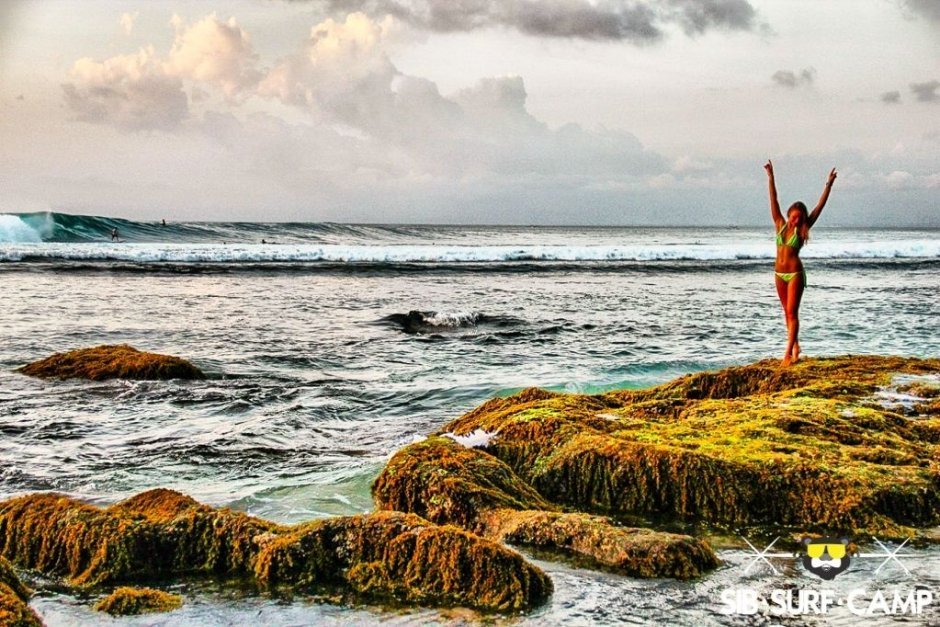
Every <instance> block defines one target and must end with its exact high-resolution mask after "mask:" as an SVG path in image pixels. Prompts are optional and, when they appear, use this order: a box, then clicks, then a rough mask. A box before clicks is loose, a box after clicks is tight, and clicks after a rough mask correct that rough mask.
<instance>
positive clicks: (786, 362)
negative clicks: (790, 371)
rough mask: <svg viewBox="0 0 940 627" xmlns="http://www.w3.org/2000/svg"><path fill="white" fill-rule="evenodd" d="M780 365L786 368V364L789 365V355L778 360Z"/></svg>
mask: <svg viewBox="0 0 940 627" xmlns="http://www.w3.org/2000/svg"><path fill="white" fill-rule="evenodd" d="M780 365H781V366H783V367H784V368H786V367H787V366H789V365H790V356H789V355H787V356H785V357H784V358H783V361H781V362H780Z"/></svg>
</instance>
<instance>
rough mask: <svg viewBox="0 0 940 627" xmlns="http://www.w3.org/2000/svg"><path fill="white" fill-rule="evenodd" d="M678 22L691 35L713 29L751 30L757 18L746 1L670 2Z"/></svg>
mask: <svg viewBox="0 0 940 627" xmlns="http://www.w3.org/2000/svg"><path fill="white" fill-rule="evenodd" d="M668 4H669V5H670V6H672V7H673V8H674V9H675V10H676V11H678V13H677V16H676V17H677V21H678V22H679V23H680V24H681V25H682V27H683V28H684V29H685V31H686V32H687V33H689V34H692V33H704V32H705V31H706V30H708V29H709V28H712V27H719V28H730V29H735V30H751V29H752V28H754V23H755V18H756V17H757V13H756V11H754V7H752V6H751V5H750V3H748V2H747V1H746V0H670V2H669V3H668Z"/></svg>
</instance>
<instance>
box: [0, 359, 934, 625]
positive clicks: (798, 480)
mask: <svg viewBox="0 0 940 627" xmlns="http://www.w3.org/2000/svg"><path fill="white" fill-rule="evenodd" d="M108 348H110V349H112V350H103V349H108ZM127 349H129V350H130V351H133V352H128V350H127ZM87 350H89V351H97V352H96V353H95V354H96V355H98V356H99V357H101V358H102V360H103V363H105V364H110V363H115V359H116V357H122V358H124V357H130V358H131V359H132V360H134V359H137V358H138V357H137V356H139V355H152V354H148V353H140V352H139V351H136V350H135V349H132V348H131V347H127V346H118V347H98V348H96V349H87ZM135 354H136V355H137V356H135ZM92 356H94V355H92V354H90V353H85V354H83V355H81V359H79V360H78V361H80V362H81V363H82V364H83V368H84V370H83V372H85V373H86V374H87V375H88V376H87V378H95V377H98V376H100V373H102V372H112V373H113V372H116V371H117V372H126V370H120V368H118V369H117V370H115V369H114V368H110V369H109V368H108V367H102V366H101V365H100V364H99V365H95V364H94V362H93V360H90V361H89V359H90V357H92ZM54 357H56V358H57V360H58V362H59V363H66V364H74V363H75V359H71V358H70V359H71V361H70V359H63V357H62V356H61V355H60V356H54ZM158 357H161V358H167V356H158ZM50 359H51V358H50ZM170 359H176V358H170ZM44 361H47V362H48V360H44ZM180 361H182V360H180ZM39 363H41V362H39ZM185 363H187V364H188V362H185ZM47 365H48V364H47ZM189 365H190V366H192V365H191V364H189ZM192 368H194V369H195V371H196V372H200V374H201V371H198V369H196V368H195V366H192ZM23 371H24V372H25V373H26V374H34V373H31V372H26V369H25V368H24V369H23ZM53 371H54V369H53ZM58 372H59V374H52V375H49V376H63V375H62V372H69V373H75V372H79V370H78V369H76V368H75V367H73V365H69V366H68V367H67V368H66V370H65V371H63V370H59V371H58ZM144 372H145V374H146V373H151V374H152V373H157V374H166V373H168V372H171V371H170V370H166V369H161V368H156V369H150V370H147V369H146V368H144ZM77 376H82V375H81V374H79V375H77ZM171 378H175V377H171ZM179 378H185V377H183V376H181V377H179ZM190 378H199V377H190ZM95 380H98V379H95ZM372 495H373V498H374V501H375V506H376V511H375V512H374V513H371V514H362V515H358V516H340V517H334V518H328V519H321V520H315V521H311V522H308V523H302V524H299V525H293V526H287V525H280V524H277V523H273V522H270V521H266V520H262V519H259V518H254V517H251V516H248V515H246V514H243V513H240V512H234V511H231V510H228V509H215V508H211V507H208V506H206V505H202V504H200V503H198V502H196V501H194V500H193V499H191V498H189V497H187V496H185V495H182V494H179V493H177V492H174V491H171V490H163V489H157V490H150V491H147V492H144V493H141V494H138V495H137V496H134V497H132V498H130V499H127V500H125V501H122V502H120V503H117V504H115V505H112V506H110V507H107V508H98V507H93V506H90V505H87V504H83V503H80V502H78V501H76V500H74V499H70V498H68V497H66V496H63V495H58V494H34V495H28V496H23V497H18V498H14V499H9V500H7V501H4V502H2V503H0V556H2V558H6V559H8V560H9V561H10V562H11V563H12V564H13V565H14V566H16V567H17V568H21V569H33V570H36V571H39V572H41V573H43V574H45V575H47V576H53V577H57V578H60V579H62V580H63V581H64V582H65V583H66V584H68V585H70V586H75V587H77V588H83V589H86V590H95V591H97V590H111V589H113V588H114V587H115V586H119V585H124V584H132V585H140V584H144V583H147V582H155V581H167V580H169V579H173V578H174V577H184V576H185V577H191V576H205V577H217V578H226V579H232V578H237V579H243V580H247V581H250V582H252V583H253V584H255V585H256V586H257V588H258V589H259V590H261V591H267V592H270V593H275V594H277V593H280V592H284V591H287V592H295V591H296V592H300V593H307V592H309V593H316V592H319V591H321V590H324V589H327V590H330V591H332V592H334V593H337V594H338V596H337V597H336V598H340V599H342V600H343V601H348V602H357V601H359V600H368V601H375V602H382V603H396V604H409V605H427V606H465V607H471V608H475V609H478V610H483V611H495V612H503V613H506V612H521V611H527V610H529V609H531V608H534V607H536V606H538V605H540V604H542V603H544V602H545V601H546V600H547V599H548V598H549V596H550V595H551V593H552V589H553V588H552V582H551V579H550V578H549V577H548V576H547V575H546V574H545V573H544V572H543V571H542V570H541V569H539V568H538V567H536V566H534V565H532V564H531V563H529V562H528V561H527V560H526V559H525V558H524V557H523V556H522V555H521V554H519V553H518V552H517V551H515V550H513V549H512V548H510V547H507V546H505V545H507V544H508V545H511V546H518V547H532V548H537V549H540V550H543V551H544V550H547V552H548V553H547V554H548V555H550V556H551V555H557V556H559V558H561V557H565V556H576V557H579V558H585V560H584V562H585V563H586V564H589V565H594V566H596V567H598V568H604V569H613V570H614V571H616V572H619V573H622V574H624V575H627V576H632V577H671V578H676V579H683V580H684V579H692V578H696V577H700V576H702V575H704V574H706V573H707V572H708V571H709V570H711V569H714V568H716V567H717V566H718V565H719V563H720V562H719V559H718V557H717V556H716V554H715V552H714V550H713V549H712V547H711V545H710V544H709V542H708V540H707V538H705V537H702V536H701V534H698V533H676V528H677V526H682V525H685V526H687V527H692V526H695V525H705V526H708V527H710V528H715V529H721V530H725V531H729V532H737V531H740V530H741V529H744V528H754V527H757V528H761V529H764V530H771V531H773V532H775V533H779V534H790V535H795V534H800V533H810V534H813V533H817V534H830V533H839V534H845V535H848V536H851V537H852V538H853V539H855V541H856V542H863V541H865V540H867V539H869V538H871V537H872V536H876V537H878V538H880V539H882V540H884V539H901V538H908V537H912V536H913V537H914V538H915V541H919V542H934V541H937V534H936V533H932V532H935V531H936V527H937V526H938V525H940V360H937V359H913V358H900V357H877V356H844V357H834V358H821V359H805V360H803V361H801V362H799V363H798V364H795V365H793V366H791V367H790V368H787V369H781V368H780V367H779V366H778V364H777V362H776V361H770V360H767V361H762V362H758V363H755V364H751V365H747V366H740V367H733V368H727V369H725V370H721V371H717V372H707V373H698V374H693V375H688V376H685V377H681V378H679V379H676V380H674V381H671V382H669V383H666V384H664V385H660V386H657V387H653V388H649V389H644V390H618V391H613V392H608V393H606V394H597V395H582V394H563V393H555V392H550V391H547V390H542V389H538V388H529V389H526V390H523V391H521V392H520V393H518V394H514V395H512V396H509V397H506V398H494V399H491V400H489V401H487V402H486V403H484V404H482V405H481V406H479V407H477V408H476V409H474V410H473V411H470V412H468V413H467V414H465V415H463V416H461V417H459V418H457V419H455V420H453V421H451V422H450V423H448V424H447V425H445V426H444V427H442V428H441V429H440V430H438V431H437V432H435V433H433V434H431V435H429V436H428V437H427V438H426V439H424V440H422V441H419V442H415V443H413V444H410V445H408V446H406V447H404V448H402V449H401V450H399V451H397V452H396V453H395V455H393V456H392V458H391V459H390V460H389V462H388V463H387V464H386V466H385V468H384V469H383V470H382V471H381V473H380V474H379V476H378V477H377V478H376V480H375V481H374V483H373V485H372ZM638 521H645V522H643V525H644V526H637V524H636V523H637V522H638ZM649 521H656V522H655V523H654V522H649ZM2 558H0V618H2V617H3V614H2V612H25V614H23V616H24V617H25V618H23V620H31V619H29V616H30V615H32V617H33V619H35V615H33V614H32V613H31V611H30V610H29V608H28V606H26V605H25V601H26V599H28V594H29V592H28V590H26V589H25V587H23V586H22V584H20V583H19V580H18V579H16V574H15V573H14V572H13V571H12V569H10V568H9V566H8V565H6V564H5V562H3V560H2ZM131 596H134V595H133V594H131ZM138 596H140V595H138ZM156 605H158V606H159V604H156ZM21 606H22V607H21ZM171 606H172V604H168V605H166V607H164V609H171ZM17 608H19V609H17ZM158 609H159V608H158ZM35 620H36V621H38V619H35ZM0 623H2V621H0ZM21 624H38V623H37V622H34V623H21Z"/></svg>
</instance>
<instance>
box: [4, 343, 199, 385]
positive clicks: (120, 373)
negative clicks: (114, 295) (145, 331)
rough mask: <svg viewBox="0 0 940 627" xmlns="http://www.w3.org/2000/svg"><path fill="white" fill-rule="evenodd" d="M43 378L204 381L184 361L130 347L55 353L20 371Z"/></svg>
mask: <svg viewBox="0 0 940 627" xmlns="http://www.w3.org/2000/svg"><path fill="white" fill-rule="evenodd" d="M18 372H22V373H23V374H26V375H29V376H32V377H40V378H44V379H50V378H54V379H90V380H92V381H103V380H105V379H159V380H164V379H205V378H206V375H205V374H203V372H202V371H201V370H200V369H199V368H197V367H196V366H194V365H193V364H191V363H189V362H188V361H186V360H185V359H181V358H179V357H173V356H171V355H160V354H158V353H145V352H143V351H139V350H137V349H136V348H134V347H132V346H128V345H127V344H117V345H102V346H95V347H94V348H81V349H78V350H73V351H68V352H66V353H56V354H55V355H52V356H50V357H46V358H45V359H41V360H39V361H34V362H32V363H30V364H27V365H25V366H23V367H21V368H19V369H18Z"/></svg>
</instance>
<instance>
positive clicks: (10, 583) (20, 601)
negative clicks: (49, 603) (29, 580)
mask: <svg viewBox="0 0 940 627" xmlns="http://www.w3.org/2000/svg"><path fill="white" fill-rule="evenodd" d="M31 595H32V591H31V590H30V589H29V588H27V587H26V586H25V585H23V583H22V582H21V581H20V579H19V577H17V576H16V573H15V572H14V571H13V567H12V566H10V563H9V562H8V561H6V560H5V559H3V558H2V557H0V625H4V626H5V627H7V626H8V627H37V626H41V625H42V621H41V620H39V617H38V616H37V615H36V613H35V612H33V610H32V608H30V607H29V605H28V603H29V597H30V596H31Z"/></svg>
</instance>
